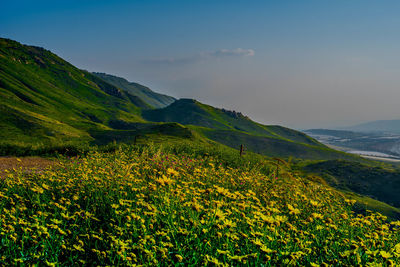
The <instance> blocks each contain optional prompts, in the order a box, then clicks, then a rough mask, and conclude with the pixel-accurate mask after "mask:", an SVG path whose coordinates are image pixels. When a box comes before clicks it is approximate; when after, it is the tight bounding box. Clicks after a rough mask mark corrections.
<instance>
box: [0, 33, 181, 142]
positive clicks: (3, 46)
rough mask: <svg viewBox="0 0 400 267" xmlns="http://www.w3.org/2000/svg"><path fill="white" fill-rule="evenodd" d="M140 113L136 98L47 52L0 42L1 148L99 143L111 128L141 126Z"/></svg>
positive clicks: (142, 106)
mask: <svg viewBox="0 0 400 267" xmlns="http://www.w3.org/2000/svg"><path fill="white" fill-rule="evenodd" d="M144 107H147V108H149V107H150V106H149V105H148V104H147V103H145V102H144V101H143V100H142V99H141V98H139V97H138V96H136V95H133V94H131V93H129V92H127V91H124V90H121V89H120V88H117V87H115V86H114V85H111V84H109V83H107V82H106V81H104V80H103V79H101V78H99V77H97V76H95V75H93V74H91V73H89V72H86V71H82V70H80V69H78V68H76V67H74V66H73V65H71V64H70V63H68V62H66V61H64V60H63V59H61V58H59V57H58V56H57V55H55V54H53V53H51V52H50V51H48V50H45V49H43V48H40V47H34V46H27V45H22V44H20V43H18V42H16V41H12V40H9V39H3V38H1V39H0V130H1V131H0V140H1V142H2V143H7V144H9V143H13V144H21V145H22V144H51V143H54V144H60V143H62V142H67V141H68V142H77V143H87V142H94V141H98V140H95V139H96V138H97V137H99V138H100V141H101V140H102V139H101V137H102V136H104V135H109V133H110V132H112V131H113V129H115V128H117V129H119V128H118V127H115V126H116V125H120V124H124V123H125V124H126V123H145V120H143V118H142V117H141V108H144ZM175 125H176V124H175ZM143 127H144V128H146V125H144V126H143ZM143 127H142V128H143ZM149 127H151V128H154V125H153V124H152V125H149ZM131 130H132V129H131ZM102 132H103V133H104V134H99V133H102ZM91 133H96V134H95V135H93V134H91ZM124 134H125V135H126V133H124ZM115 139H118V136H116V138H115Z"/></svg>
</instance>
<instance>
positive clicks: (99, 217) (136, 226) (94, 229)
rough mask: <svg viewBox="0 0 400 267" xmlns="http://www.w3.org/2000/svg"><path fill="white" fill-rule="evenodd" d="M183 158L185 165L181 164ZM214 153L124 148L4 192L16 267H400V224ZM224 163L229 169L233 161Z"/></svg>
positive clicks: (261, 162) (289, 177) (5, 185)
mask: <svg viewBox="0 0 400 267" xmlns="http://www.w3.org/2000/svg"><path fill="white" fill-rule="evenodd" d="M168 151H170V152H173V151H179V154H175V153H170V152H168ZM231 152H233V150H232V149H229V148H226V149H221V150H220V149H213V148H211V149H210V147H208V146H206V145H198V146H196V145H191V146H190V145H189V146H186V145H183V144H178V145H175V144H173V143H172V142H171V143H169V144H168V145H167V146H163V147H160V146H143V145H138V146H122V147H121V148H119V149H116V150H115V151H114V152H111V153H99V152H95V151H94V152H90V153H89V154H88V155H87V156H84V157H75V158H72V159H71V160H69V159H65V160H63V162H62V163H61V166H60V167H59V168H54V169H50V170H47V171H43V172H42V173H24V172H22V171H15V172H9V173H8V175H7V176H6V177H5V178H4V179H3V182H2V183H1V184H0V198H1V202H0V240H1V242H0V251H2V253H1V255H0V260H1V262H2V263H3V264H6V265H12V264H14V265H29V264H39V265H51V266H56V265H59V264H60V265H66V266H68V265H74V264H83V265H133V264H140V265H141V264H144V265H199V264H214V265H224V266H229V265H251V266H253V265H262V264H265V265H267V266H276V265H298V266H317V265H320V264H327V265H347V266H355V265H362V266H365V265H369V264H375V265H376V264H383V265H390V264H399V263H400V233H399V229H400V228H399V226H400V224H399V222H392V223H391V222H388V221H387V220H386V218H385V217H384V216H382V215H380V214H376V213H371V212H369V213H368V214H366V215H365V216H364V215H356V214H354V213H353V211H352V205H351V203H353V201H352V200H349V199H347V198H344V197H343V195H342V194H341V193H340V192H337V191H335V190H332V189H331V188H330V187H327V186H322V185H321V184H319V183H314V182H312V181H309V180H306V179H303V178H302V177H301V176H298V175H296V174H295V173H293V172H292V171H291V168H290V164H288V163H285V162H281V164H280V165H276V164H275V162H274V161H269V160H267V159H265V158H264V159H263V158H262V156H257V157H248V156H245V157H239V156H238V155H237V153H236V151H235V153H234V154H232V153H231ZM219 157H221V158H223V159H224V160H221V159H220V158H219Z"/></svg>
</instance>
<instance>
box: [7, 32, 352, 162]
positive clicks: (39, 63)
mask: <svg viewBox="0 0 400 267" xmlns="http://www.w3.org/2000/svg"><path fill="white" fill-rule="evenodd" d="M149 134H159V135H162V136H174V137H177V138H192V139H196V138H200V139H202V140H204V141H206V142H213V141H214V142H219V143H221V144H224V145H227V146H230V147H234V148H238V147H239V146H240V145H241V144H243V145H245V147H246V148H247V149H248V150H251V151H254V152H258V153H261V154H264V155H268V156H277V157H278V156H279V157H290V156H294V157H299V158H311V159H316V158H330V159H334V158H351V157H352V156H350V155H348V154H345V153H341V152H338V151H335V150H332V149H329V148H328V147H326V146H325V145H323V144H321V143H319V142H318V141H316V140H315V139H313V138H310V137H309V136H307V135H305V134H303V133H301V132H298V131H295V130H292V129H288V128H285V127H281V126H266V125H262V124H259V123H256V122H254V121H252V120H251V119H250V118H248V117H246V116H244V115H243V114H241V113H240V112H235V111H228V110H224V109H219V108H214V107H212V106H209V105H205V104H202V103H200V102H198V101H196V100H192V99H180V100H176V99H175V98H173V97H171V96H167V95H163V94H159V93H156V92H154V91H152V90H151V89H150V88H148V87H146V86H143V85H141V84H138V83H132V82H128V81H127V80H125V79H123V78H120V77H116V76H113V75H109V74H105V73H90V72H87V71H84V70H80V69H78V68H76V67H75V66H73V65H71V64H70V63H68V62H66V61H65V60H63V59H61V58H60V57H58V56H57V55H55V54H53V53H51V52H50V51H48V50H46V49H43V48H40V47H35V46H28V45H22V44H20V43H18V42H16V41H12V40H9V39H4V38H0V144H13V145H21V146H23V145H36V144H37V145H39V144H60V143H63V142H72V143H89V144H106V143H108V142H112V141H117V142H128V143H129V142H133V140H134V139H135V137H136V136H138V135H141V136H143V135H149ZM207 140H208V141H207Z"/></svg>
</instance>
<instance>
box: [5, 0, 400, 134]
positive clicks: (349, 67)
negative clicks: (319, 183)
mask: <svg viewBox="0 0 400 267" xmlns="http://www.w3.org/2000/svg"><path fill="white" fill-rule="evenodd" d="M399 7H400V2H398V1H369V0H351V1H350V0H342V1H341V0H336V1H328V0H315V1H307V0H305V1H298V0H297V1H296V0H292V1H278V0H276V1H173V0H172V1H151V0H149V1H94V0H93V1H92V0H87V1H7V2H6V3H2V12H1V13H2V15H1V16H0V36H1V37H6V38H11V39H14V40H17V41H19V42H22V43H24V44H31V45H37V46H42V47H45V48H47V49H49V50H51V51H52V52H54V53H56V54H58V55H59V56H61V57H63V58H64V59H66V60H68V61H69V62H71V63H72V64H74V65H76V66H77V67H79V68H82V69H87V70H90V71H100V72H107V73H110V74H115V75H118V76H122V77H125V78H126V79H128V80H130V81H135V82H140V83H143V84H145V85H148V86H150V87H151V88H152V89H154V90H155V91H158V92H163V93H167V94H170V95H173V96H175V97H178V98H179V97H189V98H196V99H198V100H200V101H202V102H204V103H208V104H211V105H214V106H218V107H224V108H227V109H234V110H237V111H241V112H243V113H244V114H247V115H249V116H250V117H251V118H253V119H255V120H257V121H259V122H262V123H267V124H281V125H285V126H289V127H295V128H308V127H330V126H341V125H348V124H352V123H358V122H364V121H368V120H375V119H399V118H400V114H399V112H398V99H400V90H399V89H400V88H399V85H400V78H399V77H400V63H399V62H400V54H399V53H398V48H399V47H400V34H399V33H400V32H399V31H400V30H399V29H400V16H399V15H398V14H399V13H400V8H399Z"/></svg>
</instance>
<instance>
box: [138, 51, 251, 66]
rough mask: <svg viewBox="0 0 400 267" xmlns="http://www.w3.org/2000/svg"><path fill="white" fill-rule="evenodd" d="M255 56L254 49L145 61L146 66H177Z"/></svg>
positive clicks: (210, 52)
mask: <svg viewBox="0 0 400 267" xmlns="http://www.w3.org/2000/svg"><path fill="white" fill-rule="evenodd" d="M254 55H255V52H254V50H253V49H242V48H236V49H219V50H215V51H208V52H201V53H199V54H195V55H188V56H184V57H171V58H153V59H146V60H143V61H142V63H145V64H156V65H177V64H188V63H195V62H198V61H201V60H206V59H213V58H228V57H252V56H254Z"/></svg>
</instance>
